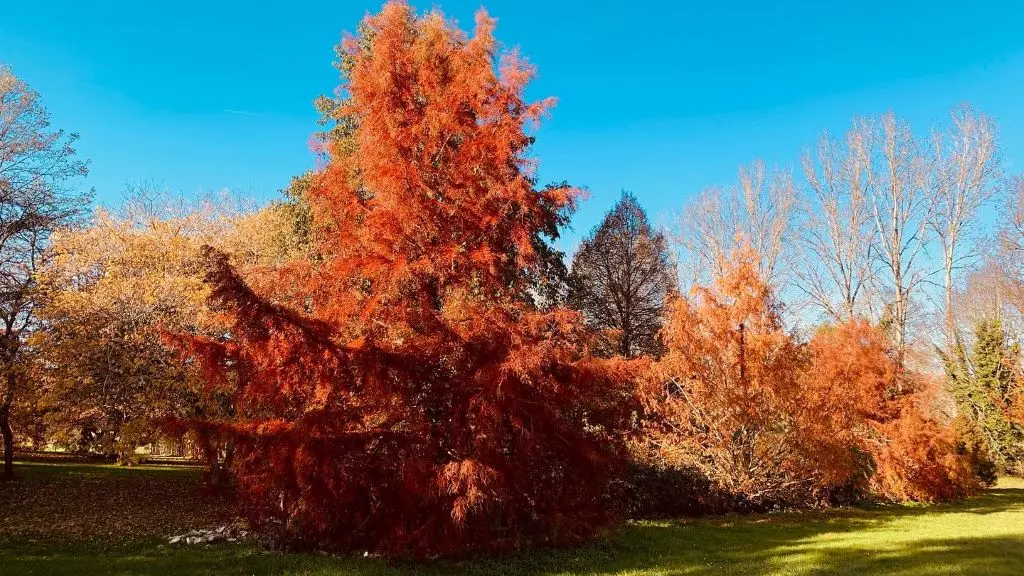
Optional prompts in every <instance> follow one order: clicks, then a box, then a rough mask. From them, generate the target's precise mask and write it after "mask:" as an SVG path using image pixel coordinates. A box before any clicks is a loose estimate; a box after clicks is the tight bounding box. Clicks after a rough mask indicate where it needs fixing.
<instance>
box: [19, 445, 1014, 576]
mask: <svg viewBox="0 0 1024 576" xmlns="http://www.w3.org/2000/svg"><path fill="white" fill-rule="evenodd" d="M19 472H20V473H21V479H20V480H18V481H17V482H15V483H13V484H11V485H9V486H0V574H3V575H4V576H16V575H22V574H57V575H60V574H67V575H76V576H77V575H83V576H88V575H92V574H117V575H122V574H123V575H127V574H154V575H157V574H158V575H161V576H169V575H172V574H186V575H198V574H238V575H242V574H245V575H264V574H289V575H324V576H327V575H353V576H370V575H396V576H398V575H403V576H404V575H411V574H451V575H455V574H468V575H474V574H518V575H570V574H581V575H594V576H597V575H613V574H616V575H631V576H641V575H642V576H654V575H675V574H787V575H804V574H807V575H810V574H839V575H856V576H871V575H875V574H910V575H928V576H932V575H944V574H977V575H995V576H1000V575H1011V574H1014V575H1017V574H1024V481H1021V480H1016V479H1008V480H1004V481H1003V482H1001V483H1000V485H999V486H998V487H996V488H994V489H992V490H990V491H988V492H987V493H986V494H985V495H983V496H980V497H978V498H974V499H972V500H970V501H967V502H962V503H958V504H950V505H942V506H934V507H924V506H917V507H913V506H892V507H876V508H868V509H845V510H832V511H827V512H817V513H788V514H775V515H767V516H746V517H740V516H737V517H718V518H711V519H704V520H694V521H684V522H658V523H633V524H629V525H626V526H624V527H622V528H621V529H619V530H616V531H613V532H611V533H610V534H609V535H607V536H606V537H604V538H602V539H600V540H597V541H595V542H594V543H592V544H590V545H587V546H584V547H582V548H578V549H572V550H548V551H535V552H529V553H521V554H515V555H512V556H508V557H505V558H501V559H496V560H487V559H477V560H467V561H463V562H457V563H451V562H444V563H441V562H434V563H428V564H416V565H411V564H402V563H391V564H389V563H387V562H385V561H382V560H378V559H372V558H370V559H366V558H359V557H352V558H337V557H325V556H317V555H299V554H283V553H279V552H271V551H266V550H263V549H261V548H259V547H257V546H255V545H253V544H219V545H214V546H210V547H189V548H177V547H170V546H166V544H165V543H166V539H165V536H166V535H167V534H170V533H175V532H176V531H183V530H184V529H187V528H192V527H202V526H200V524H206V525H215V524H217V523H219V522H223V521H226V518H227V512H226V510H225V509H224V506H223V505H222V504H221V503H218V502H216V501H215V500H212V499H210V498H209V497H207V496H204V495H203V494H202V490H201V486H200V482H199V476H198V472H197V471H195V470H181V469H167V468H135V469H123V468H117V467H113V466H97V465H71V464H45V465H44V464H26V465H22V466H20V467H19Z"/></svg>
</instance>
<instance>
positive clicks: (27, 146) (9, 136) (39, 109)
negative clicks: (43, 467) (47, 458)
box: [0, 64, 91, 480]
mask: <svg viewBox="0 0 1024 576" xmlns="http://www.w3.org/2000/svg"><path fill="white" fill-rule="evenodd" d="M76 138H77V136H76V135H74V134H65V133H64V132H63V131H62V130H53V129H51V128H50V117H49V114H48V113H47V111H46V109H45V108H44V107H43V105H42V103H41V102H40V101H39V95H38V94H37V93H36V92H35V91H34V90H32V89H31V88H30V87H29V86H28V85H27V84H25V83H24V82H23V81H21V80H20V79H18V78H17V77H16V76H14V74H13V72H12V71H11V70H10V68H8V67H6V66H4V65H2V64H0V370H2V372H3V374H2V378H0V435H2V436H3V444H4V474H3V477H4V479H5V480H6V479H10V478H11V477H12V475H13V465H12V461H13V457H14V431H13V428H12V426H11V421H10V417H11V408H12V406H13V403H14V400H15V395H16V393H17V390H18V389H19V388H20V387H22V386H24V385H25V382H24V379H25V374H26V370H25V366H24V355H25V340H26V338H27V336H28V334H29V333H30V332H31V330H32V329H33V328H34V326H35V299H34V291H35V273H36V270H37V269H38V268H39V266H40V264H41V260H42V259H43V258H44V257H45V249H46V246H47V243H48V240H49V237H50V233H51V232H52V231H53V230H55V229H56V228H58V227H61V226H64V225H67V224H70V223H71V222H72V221H73V220H74V219H75V218H76V217H77V216H78V215H79V214H80V213H81V211H82V209H83V208H84V206H85V205H86V204H87V203H88V201H89V199H90V197H91V195H90V194H80V193H75V192H74V190H73V188H72V182H73V180H74V179H75V178H76V177H80V176H85V174H86V172H87V163H86V162H83V161H80V160H78V159H76V156H75V149H74V147H73V144H74V142H75V139H76Z"/></svg>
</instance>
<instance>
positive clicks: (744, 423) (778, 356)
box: [643, 245, 817, 506]
mask: <svg viewBox="0 0 1024 576" xmlns="http://www.w3.org/2000/svg"><path fill="white" fill-rule="evenodd" d="M732 260H733V262H734V263H731V264H726V265H723V270H724V272H723V274H722V275H721V276H719V277H718V278H717V279H716V282H715V285H714V287H712V288H698V289H697V290H696V291H695V294H694V297H693V298H692V301H691V300H686V299H679V300H677V301H676V302H674V303H673V304H672V305H671V307H670V311H669V314H668V319H667V322H666V325H665V329H664V338H665V343H666V345H667V347H668V353H667V354H666V355H665V356H664V357H663V358H662V359H661V360H660V361H659V362H657V363H656V364H655V365H654V368H653V370H652V372H651V378H649V379H648V380H647V382H646V384H645V386H644V390H643V392H644V393H643V397H644V399H645V403H646V407H647V409H648V412H649V413H650V414H651V415H653V416H654V420H653V421H654V425H653V427H652V430H651V437H652V438H653V441H654V445H655V447H656V451H657V453H658V454H659V455H660V456H661V457H662V458H663V459H664V460H665V461H667V462H670V463H674V464H679V465H687V466H693V467H695V468H697V469H698V470H700V471H702V472H703V473H704V474H705V475H707V476H708V478H709V479H711V480H712V481H713V482H715V483H716V484H717V486H718V487H719V488H720V489H722V490H724V491H726V492H727V493H729V494H732V495H734V496H736V497H737V498H741V499H743V500H745V501H747V502H748V503H749V504H750V505H753V506H762V505H765V504H767V503H772V502H778V501H789V500H791V499H793V498H797V497H803V496H804V495H805V494H807V493H808V492H809V491H808V490H807V488H808V487H809V486H811V485H813V483H814V482H815V481H816V476H817V474H816V473H815V471H814V470H813V469H812V467H811V466H810V465H809V462H808V459H807V456H806V455H805V454H804V451H803V449H802V447H803V444H804V443H803V442H802V439H801V437H800V435H799V430H798V429H799V426H800V424H801V422H799V421H798V420H797V418H796V415H797V413H798V412H799V411H800V405H799V401H800V397H801V390H800V379H799V371H800V366H801V353H800V350H799V349H798V347H797V346H796V345H795V343H794V342H793V340H792V339H791V338H790V336H789V335H788V334H786V333H785V331H784V330H783V329H782V322H781V320H780V317H779V305H778V303H777V302H776V300H775V298H774V296H773V294H772V291H771V289H770V288H769V287H768V285H767V284H766V283H765V282H764V281H763V280H762V279H761V278H759V277H758V275H757V273H756V269H757V268H756V266H757V262H758V256H757V254H756V253H755V252H754V251H753V250H752V249H751V248H750V247H749V246H748V245H744V247H743V248H741V249H740V250H739V251H738V252H737V253H736V254H735V255H733V258H732Z"/></svg>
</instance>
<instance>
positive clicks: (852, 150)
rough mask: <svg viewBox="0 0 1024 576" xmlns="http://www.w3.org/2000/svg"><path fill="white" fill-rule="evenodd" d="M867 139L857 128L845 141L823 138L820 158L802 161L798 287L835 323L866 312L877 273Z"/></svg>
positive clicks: (816, 155)
mask: <svg viewBox="0 0 1024 576" xmlns="http://www.w3.org/2000/svg"><path fill="white" fill-rule="evenodd" d="M866 137H867V135H866V134H864V132H863V131H862V130H858V129H857V128H856V127H855V128H854V129H853V130H850V131H849V132H848V133H847V134H846V138H845V142H842V143H841V142H837V141H835V140H833V139H831V138H829V136H828V135H827V134H823V135H822V136H821V138H820V139H819V141H818V146H817V149H816V151H815V154H813V155H812V154H811V153H810V152H807V153H806V154H805V155H804V160H803V166H804V176H805V178H806V180H807V184H808V186H807V188H808V189H809V191H810V194H808V195H807V197H805V198H804V199H803V202H802V203H801V215H802V222H801V225H800V226H799V230H800V234H799V238H800V241H801V245H802V249H803V255H802V258H801V262H800V266H798V267H797V268H796V274H797V276H798V280H799V281H798V282H797V286H799V288H800V289H801V290H802V291H803V292H804V293H806V294H807V295H808V297H809V298H810V300H811V302H812V303H813V304H814V305H815V306H817V307H818V308H820V309H821V310H822V311H824V312H825V314H826V316H827V317H828V319H829V320H831V321H833V322H845V321H848V320H850V319H852V318H854V317H855V316H856V315H858V314H863V313H864V312H865V309H864V305H863V302H864V300H865V297H866V296H867V294H866V293H867V291H868V289H869V287H870V283H871V281H872V279H873V278H874V275H875V253H874V252H875V242H876V239H877V237H878V231H877V229H876V227H875V225H874V222H873V221H872V215H871V199H870V197H869V196H868V184H869V178H870V174H869V173H868V171H869V169H870V165H869V164H868V162H867V161H866V156H865V153H864V148H865V146H866V145H867V144H868V143H867V142H866Z"/></svg>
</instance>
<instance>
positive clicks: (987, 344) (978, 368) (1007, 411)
mask: <svg viewBox="0 0 1024 576" xmlns="http://www.w3.org/2000/svg"><path fill="white" fill-rule="evenodd" d="M956 345H957V347H956V349H955V352H954V355H952V356H947V358H946V371H947V379H948V383H949V389H950V391H951V392H952V394H953V397H954V398H955V399H956V403H957V407H958V409H959V412H960V415H961V416H962V417H963V418H964V419H965V420H966V421H967V424H968V425H969V427H970V431H971V432H973V434H974V435H976V436H978V437H979V438H980V439H981V445H982V446H983V447H984V449H985V451H986V453H987V456H988V457H989V458H991V459H992V461H993V462H994V463H995V464H996V466H997V467H998V468H999V470H1000V471H1001V472H1004V473H1005V472H1009V473H1013V472H1019V471H1020V470H1021V469H1022V466H1024V428H1022V427H1021V426H1020V425H1019V423H1017V422H1015V421H1014V417H1013V412H1014V409H1015V402H1016V401H1017V399H1018V398H1019V397H1020V395H1021V394H1022V392H1024V386H1022V384H1021V380H1020V377H1021V375H1020V348H1019V346H1018V345H1017V344H1015V343H1012V342H1011V341H1010V338H1009V335H1008V334H1007V333H1006V331H1005V330H1004V329H1003V325H1002V322H1000V320H998V318H988V319H984V320H982V321H980V322H978V324H977V325H976V326H975V328H974V346H973V348H972V349H971V351H970V353H967V351H966V350H965V349H964V344H963V342H962V340H959V339H958V340H957V342H956Z"/></svg>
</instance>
